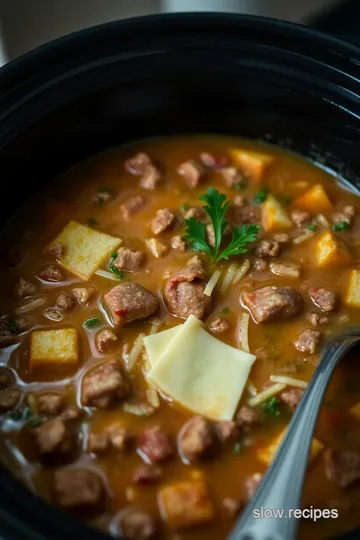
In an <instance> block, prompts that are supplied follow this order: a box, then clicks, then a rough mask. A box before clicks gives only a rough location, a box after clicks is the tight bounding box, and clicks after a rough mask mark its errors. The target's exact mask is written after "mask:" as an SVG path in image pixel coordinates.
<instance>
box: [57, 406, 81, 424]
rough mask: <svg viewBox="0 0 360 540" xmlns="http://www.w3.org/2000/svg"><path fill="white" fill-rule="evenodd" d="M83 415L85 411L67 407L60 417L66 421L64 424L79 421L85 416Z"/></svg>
mask: <svg viewBox="0 0 360 540" xmlns="http://www.w3.org/2000/svg"><path fill="white" fill-rule="evenodd" d="M83 414H84V411H83V410H82V409H79V407H74V406H73V405H69V406H68V407H65V409H64V410H63V412H62V413H61V415H60V416H61V418H62V419H63V420H64V422H67V421H71V420H78V419H79V418H81V417H82V416H83Z"/></svg>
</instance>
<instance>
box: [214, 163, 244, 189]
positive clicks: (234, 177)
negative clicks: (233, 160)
mask: <svg viewBox="0 0 360 540" xmlns="http://www.w3.org/2000/svg"><path fill="white" fill-rule="evenodd" d="M219 174H220V175H221V177H222V179H223V181H224V184H225V186H226V187H229V188H230V187H233V186H234V185H236V184H239V183H240V182H242V181H243V180H244V175H243V174H242V173H241V172H240V171H239V170H238V169H237V168H236V167H224V168H223V169H221V170H220V171H219Z"/></svg>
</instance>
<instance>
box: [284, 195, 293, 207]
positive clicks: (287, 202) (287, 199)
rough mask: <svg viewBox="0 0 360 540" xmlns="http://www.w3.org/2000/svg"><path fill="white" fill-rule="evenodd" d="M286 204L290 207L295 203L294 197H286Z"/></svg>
mask: <svg viewBox="0 0 360 540" xmlns="http://www.w3.org/2000/svg"><path fill="white" fill-rule="evenodd" d="M283 201H284V204H286V205H289V204H291V203H292V202H293V200H292V197H286V196H285V197H284V198H283Z"/></svg>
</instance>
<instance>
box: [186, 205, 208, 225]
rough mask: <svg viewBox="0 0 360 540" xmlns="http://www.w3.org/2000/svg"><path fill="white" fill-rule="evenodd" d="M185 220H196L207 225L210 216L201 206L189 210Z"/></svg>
mask: <svg viewBox="0 0 360 540" xmlns="http://www.w3.org/2000/svg"><path fill="white" fill-rule="evenodd" d="M184 218H185V219H190V218H194V219H196V221H201V222H204V223H206V222H207V221H208V215H207V213H206V212H205V210H204V209H203V208H202V207H201V206H196V207H194V208H189V210H187V211H186V212H185V214H184Z"/></svg>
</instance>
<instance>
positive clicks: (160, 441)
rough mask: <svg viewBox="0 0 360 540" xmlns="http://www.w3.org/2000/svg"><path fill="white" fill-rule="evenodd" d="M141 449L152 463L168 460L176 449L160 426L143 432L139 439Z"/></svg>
mask: <svg viewBox="0 0 360 540" xmlns="http://www.w3.org/2000/svg"><path fill="white" fill-rule="evenodd" d="M139 449H140V450H141V452H142V454H143V455H144V456H145V457H146V458H147V459H148V460H149V461H150V462H151V463H157V462H160V461H166V460H168V459H169V458H171V457H172V456H173V455H174V449H173V447H172V445H171V444H170V441H169V438H168V436H167V435H166V434H165V433H163V432H162V431H161V429H160V427H159V426H154V427H152V428H149V429H146V430H145V431H143V432H142V434H141V435H140V439H139Z"/></svg>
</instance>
